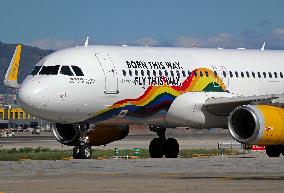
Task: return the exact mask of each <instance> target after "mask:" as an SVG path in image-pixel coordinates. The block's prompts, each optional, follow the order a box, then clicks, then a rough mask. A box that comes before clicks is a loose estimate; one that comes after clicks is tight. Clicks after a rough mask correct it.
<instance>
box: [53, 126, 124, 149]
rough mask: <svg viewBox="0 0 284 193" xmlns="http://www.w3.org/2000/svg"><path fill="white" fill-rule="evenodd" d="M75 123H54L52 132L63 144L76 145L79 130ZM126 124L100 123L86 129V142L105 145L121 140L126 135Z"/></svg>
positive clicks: (79, 133)
mask: <svg viewBox="0 0 284 193" xmlns="http://www.w3.org/2000/svg"><path fill="white" fill-rule="evenodd" d="M84 130H85V129H82V130H81V131H80V129H79V127H78V126H77V125H72V124H56V127H54V128H53V134H54V136H55V137H56V139H57V141H59V142H60V143H62V144H64V145H68V146H76V145H78V144H79V142H80V141H79V139H80V136H81V132H82V133H84ZM128 132H129V127H128V126H114V125H110V126H107V125H101V126H96V127H94V128H92V129H90V130H88V131H87V132H86V134H85V137H86V139H87V140H88V144H89V145H91V146H99V145H106V144H108V143H111V142H113V141H117V140H121V139H123V138H125V137H126V136H127V135H128Z"/></svg>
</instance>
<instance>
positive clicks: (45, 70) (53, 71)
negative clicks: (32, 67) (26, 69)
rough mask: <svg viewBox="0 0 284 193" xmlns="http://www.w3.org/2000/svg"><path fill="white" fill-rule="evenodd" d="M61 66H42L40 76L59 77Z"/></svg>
mask: <svg viewBox="0 0 284 193" xmlns="http://www.w3.org/2000/svg"><path fill="white" fill-rule="evenodd" d="M59 67H60V66H59V65H55V66H42V68H41V70H40V72H39V74H40V75H57V74H58V70H59Z"/></svg>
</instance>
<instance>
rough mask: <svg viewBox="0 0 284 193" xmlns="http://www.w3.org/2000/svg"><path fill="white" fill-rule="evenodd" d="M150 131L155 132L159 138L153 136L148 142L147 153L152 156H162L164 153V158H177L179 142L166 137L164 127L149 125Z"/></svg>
mask: <svg viewBox="0 0 284 193" xmlns="http://www.w3.org/2000/svg"><path fill="white" fill-rule="evenodd" d="M150 130H151V131H154V132H156V133H157V135H158V136H159V138H154V139H153V140H152V141H151V142H150V146H149V153H150V156H151V157H152V158H162V157H163V156H164V155H165V157H166V158H177V156H178V153H179V144H178V142H177V140H176V139H174V138H168V139H166V136H165V132H166V129H165V128H158V127H150Z"/></svg>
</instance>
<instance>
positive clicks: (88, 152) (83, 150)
mask: <svg viewBox="0 0 284 193" xmlns="http://www.w3.org/2000/svg"><path fill="white" fill-rule="evenodd" d="M79 151H80V152H79V154H80V159H90V158H91V156H92V148H91V146H90V145H88V144H84V145H81V146H80V147H79Z"/></svg>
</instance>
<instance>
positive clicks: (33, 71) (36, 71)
mask: <svg viewBox="0 0 284 193" xmlns="http://www.w3.org/2000/svg"><path fill="white" fill-rule="evenodd" d="M41 67H42V66H35V67H34V68H33V69H32V71H31V72H30V74H29V75H32V76H35V75H37V73H38V72H39V71H40V69H41Z"/></svg>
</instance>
